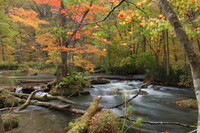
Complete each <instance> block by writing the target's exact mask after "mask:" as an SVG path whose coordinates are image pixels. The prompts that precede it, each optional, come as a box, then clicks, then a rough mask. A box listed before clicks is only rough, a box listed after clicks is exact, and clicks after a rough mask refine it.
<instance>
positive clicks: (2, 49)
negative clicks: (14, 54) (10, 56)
mask: <svg viewBox="0 0 200 133" xmlns="http://www.w3.org/2000/svg"><path fill="white" fill-rule="evenodd" d="M0 43H1V55H2V61H6V58H5V50H4V45H3V44H2V42H0Z"/></svg>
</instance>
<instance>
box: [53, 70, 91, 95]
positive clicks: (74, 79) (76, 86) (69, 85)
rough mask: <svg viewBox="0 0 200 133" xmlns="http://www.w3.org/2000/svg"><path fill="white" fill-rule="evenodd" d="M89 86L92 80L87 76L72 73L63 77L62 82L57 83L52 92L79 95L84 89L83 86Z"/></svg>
mask: <svg viewBox="0 0 200 133" xmlns="http://www.w3.org/2000/svg"><path fill="white" fill-rule="evenodd" d="M89 86H90V82H89V80H88V79H87V78H85V77H83V76H81V75H79V74H70V75H69V76H67V77H65V78H63V79H62V81H61V82H59V83H57V84H56V86H54V87H53V88H52V89H51V91H50V94H52V95H63V96H72V95H77V94H79V92H80V91H83V88H85V87H89Z"/></svg>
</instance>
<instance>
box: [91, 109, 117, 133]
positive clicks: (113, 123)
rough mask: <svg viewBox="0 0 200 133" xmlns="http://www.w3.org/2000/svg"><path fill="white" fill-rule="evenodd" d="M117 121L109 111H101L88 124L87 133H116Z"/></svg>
mask: <svg viewBox="0 0 200 133" xmlns="http://www.w3.org/2000/svg"><path fill="white" fill-rule="evenodd" d="M117 131H118V119H117V117H116V116H115V115H114V114H113V113H112V112H111V111H101V112H99V113H97V114H96V115H94V116H93V117H92V119H91V120H90V122H89V128H88V133H117Z"/></svg>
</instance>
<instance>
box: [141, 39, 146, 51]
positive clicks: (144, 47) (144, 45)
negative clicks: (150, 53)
mask: <svg viewBox="0 0 200 133" xmlns="http://www.w3.org/2000/svg"><path fill="white" fill-rule="evenodd" d="M146 45H147V39H146V37H145V36H143V41H142V52H146Z"/></svg>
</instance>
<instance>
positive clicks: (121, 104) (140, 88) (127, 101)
mask: <svg viewBox="0 0 200 133" xmlns="http://www.w3.org/2000/svg"><path fill="white" fill-rule="evenodd" d="M148 84H149V82H147V83H144V84H143V85H141V86H140V87H139V88H138V89H139V90H138V92H137V93H136V94H135V95H134V96H133V97H131V98H130V99H128V100H125V101H124V102H122V103H120V104H118V105H115V106H113V107H109V108H118V107H120V106H123V105H125V104H127V103H129V102H130V101H132V100H133V99H134V98H136V97H137V96H138V95H139V94H140V92H141V90H142V87H143V86H146V85H148Z"/></svg>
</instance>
